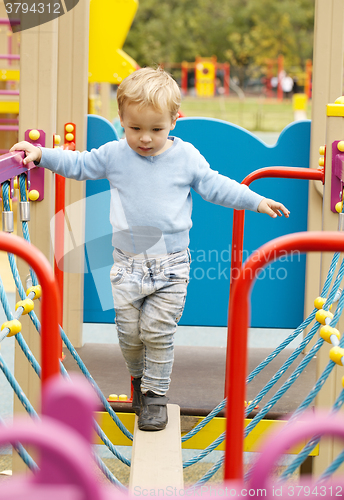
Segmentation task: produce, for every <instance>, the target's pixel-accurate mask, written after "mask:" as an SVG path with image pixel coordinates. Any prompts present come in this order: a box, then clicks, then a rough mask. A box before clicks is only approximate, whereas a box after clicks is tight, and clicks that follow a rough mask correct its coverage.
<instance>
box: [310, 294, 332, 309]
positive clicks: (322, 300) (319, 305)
mask: <svg viewBox="0 0 344 500" xmlns="http://www.w3.org/2000/svg"><path fill="white" fill-rule="evenodd" d="M325 302H326V298H325V297H317V298H316V299H315V300H314V307H316V308H317V309H322V307H323V305H324V304H325ZM331 309H332V304H331V305H330V310H331Z"/></svg>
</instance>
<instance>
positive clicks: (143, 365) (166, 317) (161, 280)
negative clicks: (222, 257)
mask: <svg viewBox="0 0 344 500" xmlns="http://www.w3.org/2000/svg"><path fill="white" fill-rule="evenodd" d="M190 260H191V258H190V252H189V250H184V251H182V252H177V253H173V254H167V255H164V256H160V257H155V256H154V257H148V258H142V259H140V258H136V257H135V256H131V255H130V254H126V253H124V252H122V251H121V250H118V249H115V251H114V265H113V267H112V269H111V273H110V279H111V284H112V294H113V300H114V306H115V311H116V320H115V321H116V325H117V331H118V340H119V345H120V348H121V351H122V354H123V356H124V359H125V362H126V365H127V367H128V370H129V372H130V374H131V375H132V376H133V377H134V378H138V377H142V382H141V391H142V392H143V393H146V392H147V391H153V392H154V393H155V394H158V395H161V396H163V395H164V394H165V393H166V392H167V391H168V388H169V385H170V381H171V378H170V377H171V372H172V365H173V355H174V334H175V331H176V328H177V323H178V321H179V320H180V318H181V316H182V313H183V309H184V304H185V298H186V290H187V285H188V282H189V271H190Z"/></svg>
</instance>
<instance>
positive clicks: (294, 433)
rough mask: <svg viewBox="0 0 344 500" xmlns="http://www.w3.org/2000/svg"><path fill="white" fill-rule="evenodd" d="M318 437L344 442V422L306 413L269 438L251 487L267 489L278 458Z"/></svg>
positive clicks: (331, 417) (338, 418)
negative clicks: (337, 439)
mask: <svg viewBox="0 0 344 500" xmlns="http://www.w3.org/2000/svg"><path fill="white" fill-rule="evenodd" d="M316 435H326V436H329V435H330V436H333V435H335V436H339V437H341V438H342V439H343V440H344V420H343V417H342V416H341V417H340V416H338V415H331V416H330V415H328V414H324V413H316V414H314V413H308V414H307V413H306V414H305V415H304V416H303V417H302V421H300V420H296V421H295V422H293V423H292V424H290V425H287V427H286V428H285V429H283V430H282V431H280V432H279V433H277V434H276V433H274V434H273V435H272V436H269V438H268V440H267V442H266V443H265V445H264V446H263V449H262V454H261V456H260V457H259V459H258V460H257V463H256V464H255V465H254V467H253V473H252V478H251V482H250V487H251V488H252V489H254V490H256V491H257V490H259V489H261V488H267V486H268V475H269V473H270V471H271V469H272V466H273V465H274V463H275V461H276V460H277V458H278V457H279V456H280V455H282V454H283V453H284V452H285V451H286V450H288V448H291V447H292V446H294V445H295V444H297V443H299V442H300V441H302V440H303V439H304V438H312V437H313V436H316Z"/></svg>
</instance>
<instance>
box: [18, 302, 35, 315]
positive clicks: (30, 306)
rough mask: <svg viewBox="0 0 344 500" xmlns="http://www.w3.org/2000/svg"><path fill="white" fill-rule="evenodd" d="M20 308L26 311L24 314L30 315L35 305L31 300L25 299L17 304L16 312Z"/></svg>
mask: <svg viewBox="0 0 344 500" xmlns="http://www.w3.org/2000/svg"><path fill="white" fill-rule="evenodd" d="M19 307H22V308H23V309H24V311H23V313H22V314H28V313H29V312H31V311H32V309H33V308H34V307H35V304H34V303H33V300H31V299H24V300H20V301H19V302H17V303H16V306H15V310H17V309H18V308H19Z"/></svg>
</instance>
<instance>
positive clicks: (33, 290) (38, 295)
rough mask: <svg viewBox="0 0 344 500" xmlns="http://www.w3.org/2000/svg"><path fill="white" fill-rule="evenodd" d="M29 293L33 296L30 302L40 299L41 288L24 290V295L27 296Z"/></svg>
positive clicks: (35, 287) (37, 286) (32, 287)
mask: <svg viewBox="0 0 344 500" xmlns="http://www.w3.org/2000/svg"><path fill="white" fill-rule="evenodd" d="M31 292H33V293H34V294H35V296H34V297H33V299H32V300H36V299H40V298H41V296H42V287H41V285H36V286H30V288H28V289H27V290H26V295H29V294H30V293H31Z"/></svg>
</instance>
